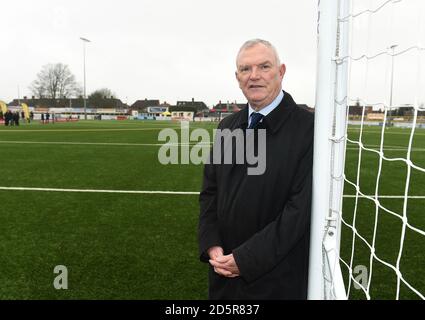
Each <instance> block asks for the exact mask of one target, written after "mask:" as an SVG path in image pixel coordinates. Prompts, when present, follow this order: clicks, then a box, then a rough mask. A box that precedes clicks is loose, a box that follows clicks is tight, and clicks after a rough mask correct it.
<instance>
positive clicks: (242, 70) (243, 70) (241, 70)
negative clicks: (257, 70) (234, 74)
mask: <svg viewBox="0 0 425 320" xmlns="http://www.w3.org/2000/svg"><path fill="white" fill-rule="evenodd" d="M239 71H240V72H248V71H249V68H248V67H245V68H241V69H240V70H239Z"/></svg>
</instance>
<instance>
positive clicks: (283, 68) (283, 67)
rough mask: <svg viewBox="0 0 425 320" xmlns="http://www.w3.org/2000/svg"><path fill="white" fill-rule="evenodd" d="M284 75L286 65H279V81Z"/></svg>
mask: <svg viewBox="0 0 425 320" xmlns="http://www.w3.org/2000/svg"><path fill="white" fill-rule="evenodd" d="M285 73H286V65H285V64H283V63H282V64H281V65H280V67H279V76H280V77H281V79H283V76H284V75H285Z"/></svg>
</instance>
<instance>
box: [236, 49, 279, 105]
mask: <svg viewBox="0 0 425 320" xmlns="http://www.w3.org/2000/svg"><path fill="white" fill-rule="evenodd" d="M236 64H237V71H236V79H237V80H238V82H239V87H240V88H241V90H242V92H243V94H244V95H245V97H246V98H247V99H248V102H249V103H250V105H251V106H252V107H253V108H254V109H256V110H257V111H258V110H260V109H262V108H264V107H265V106H267V105H268V104H270V103H271V102H272V101H273V100H274V99H275V98H276V97H277V95H278V94H279V92H280V91H281V90H282V79H283V76H284V75H285V70H286V69H285V65H284V64H282V65H278V62H277V57H276V56H275V54H274V52H273V50H272V49H271V48H269V47H267V46H265V45H263V44H261V43H259V44H256V45H255V46H253V47H250V48H246V49H244V50H242V51H241V52H240V53H239V56H238V59H237V62H236Z"/></svg>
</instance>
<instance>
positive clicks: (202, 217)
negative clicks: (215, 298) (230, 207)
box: [198, 123, 222, 262]
mask: <svg viewBox="0 0 425 320" xmlns="http://www.w3.org/2000/svg"><path fill="white" fill-rule="evenodd" d="M220 127H221V123H220V125H219V128H220ZM217 197H218V195H217V174H216V165H215V164H213V149H212V150H211V153H210V161H209V163H207V164H205V166H204V175H203V182H202V189H201V192H200V195H199V204H200V213H199V224H198V244H199V258H200V260H201V261H202V262H208V260H209V256H208V254H207V250H208V249H209V248H211V247H213V246H222V242H221V238H220V232H219V226H218V219H217Z"/></svg>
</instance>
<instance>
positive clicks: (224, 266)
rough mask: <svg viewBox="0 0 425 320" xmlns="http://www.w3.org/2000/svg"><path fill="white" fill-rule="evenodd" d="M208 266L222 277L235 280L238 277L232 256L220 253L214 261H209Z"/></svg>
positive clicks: (237, 270) (237, 269)
mask: <svg viewBox="0 0 425 320" xmlns="http://www.w3.org/2000/svg"><path fill="white" fill-rule="evenodd" d="M208 252H209V251H208ZM210 257H211V255H210ZM210 264H211V265H212V266H213V267H214V271H215V272H217V273H218V274H220V275H222V276H225V277H228V278H235V277H238V276H239V275H240V274H239V268H238V266H237V264H236V261H235V258H233V254H229V255H226V256H224V255H223V251H222V253H221V255H220V256H217V257H216V258H215V259H210Z"/></svg>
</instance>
